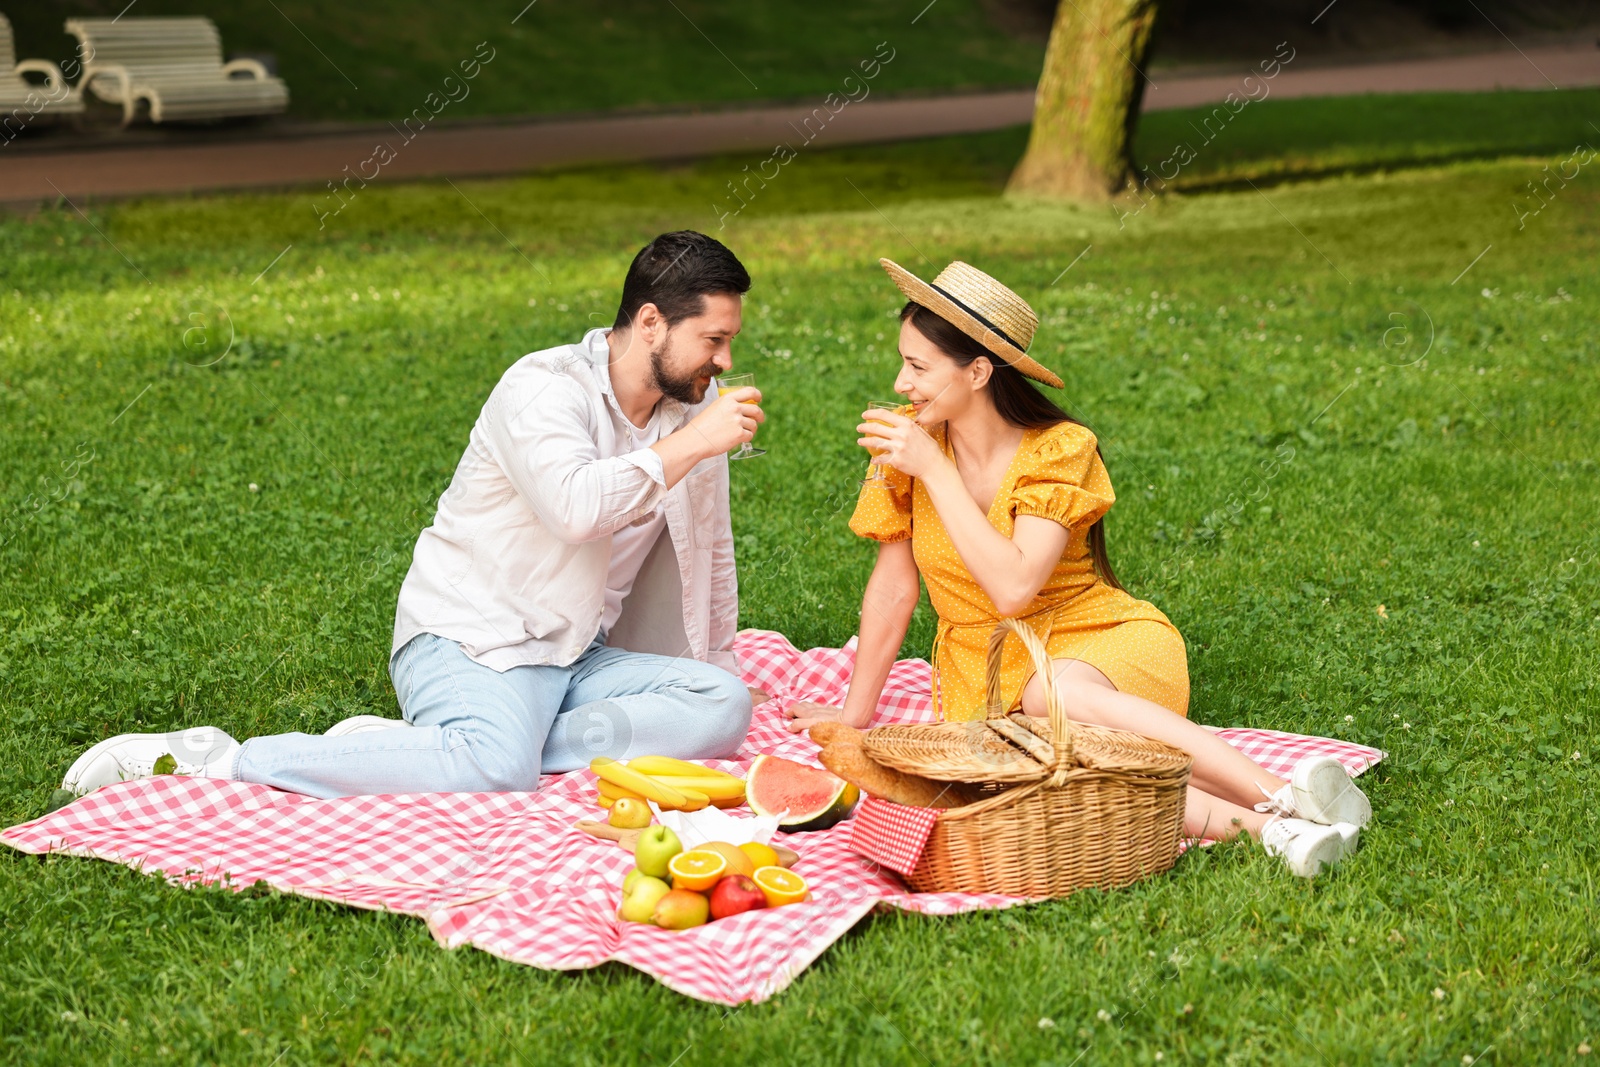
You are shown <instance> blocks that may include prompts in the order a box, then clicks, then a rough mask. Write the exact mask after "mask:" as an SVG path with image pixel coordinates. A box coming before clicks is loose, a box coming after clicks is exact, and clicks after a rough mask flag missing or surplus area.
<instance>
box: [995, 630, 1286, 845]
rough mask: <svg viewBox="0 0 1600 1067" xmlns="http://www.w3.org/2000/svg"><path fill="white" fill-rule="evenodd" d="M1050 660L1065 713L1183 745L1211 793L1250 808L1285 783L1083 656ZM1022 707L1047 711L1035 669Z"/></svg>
mask: <svg viewBox="0 0 1600 1067" xmlns="http://www.w3.org/2000/svg"><path fill="white" fill-rule="evenodd" d="M1051 664H1052V665H1053V667H1054V669H1055V672H1056V686H1057V688H1058V690H1059V691H1060V693H1061V698H1062V700H1063V701H1064V702H1065V704H1066V709H1067V716H1068V717H1069V718H1072V719H1076V720H1078V721H1080V722H1090V723H1095V724H1096V725H1099V726H1109V727H1112V728H1113V729H1117V730H1129V731H1132V732H1133V733H1136V734H1143V735H1144V736H1146V737H1153V738H1155V739H1156V740H1158V741H1165V742H1166V743H1167V744H1169V745H1173V746H1175V747H1177V748H1181V749H1183V750H1184V751H1185V752H1187V753H1189V754H1190V755H1191V756H1193V757H1194V769H1193V770H1192V771H1191V772H1190V775H1189V778H1190V781H1192V782H1193V783H1194V784H1195V785H1196V786H1198V787H1199V788H1200V790H1201V791H1203V792H1204V793H1207V794H1210V795H1211V796H1212V797H1213V798H1216V799H1220V800H1223V801H1229V802H1231V803H1232V804H1233V805H1236V806H1240V805H1242V806H1243V807H1244V808H1253V807H1254V806H1255V805H1256V804H1257V803H1258V802H1259V801H1261V800H1264V799H1265V798H1266V795H1267V794H1271V793H1275V792H1277V791H1278V790H1279V789H1280V788H1282V787H1283V786H1284V784H1285V782H1284V780H1283V779H1282V778H1279V777H1278V776H1277V775H1275V774H1272V773H1271V772H1269V771H1268V770H1267V769H1266V768H1264V767H1262V766H1261V765H1260V764H1259V763H1257V762H1256V761H1255V760H1253V759H1251V758H1250V757H1249V756H1246V755H1245V754H1244V753H1243V752H1240V751H1239V750H1238V749H1236V748H1234V747H1233V746H1232V745H1230V744H1228V743H1227V742H1226V741H1224V740H1222V738H1220V737H1218V736H1217V735H1216V734H1214V733H1212V732H1211V731H1210V730H1207V729H1206V728H1205V727H1204V726H1201V725H1200V724H1199V723H1195V722H1190V721H1189V720H1188V719H1186V718H1184V717H1183V716H1182V715H1179V714H1177V713H1176V712H1174V711H1171V710H1169V709H1167V708H1164V707H1162V706H1161V705H1160V704H1156V703H1153V702H1152V701H1149V700H1145V699H1144V698H1143V697H1136V696H1134V695H1133V694H1132V693H1123V692H1119V691H1118V690H1117V687H1116V686H1114V685H1112V684H1111V679H1109V678H1107V677H1106V676H1105V675H1104V674H1101V673H1100V671H1098V670H1097V669H1095V668H1094V667H1092V666H1090V665H1089V664H1087V663H1085V662H1083V661H1082V660H1075V659H1058V660H1051ZM1022 710H1023V711H1025V712H1027V713H1028V714H1029V715H1040V716H1043V715H1045V714H1047V712H1046V709H1045V703H1044V682H1043V681H1042V680H1040V678H1039V676H1038V675H1037V674H1036V675H1034V677H1033V678H1031V679H1030V680H1029V681H1028V685H1027V687H1026V688H1025V689H1023V691H1022ZM1262 789H1265V790H1266V794H1263V793H1262ZM1252 814H1254V813H1253V812H1252ZM1262 818H1263V819H1264V818H1265V817H1264V816H1263V817H1262Z"/></svg>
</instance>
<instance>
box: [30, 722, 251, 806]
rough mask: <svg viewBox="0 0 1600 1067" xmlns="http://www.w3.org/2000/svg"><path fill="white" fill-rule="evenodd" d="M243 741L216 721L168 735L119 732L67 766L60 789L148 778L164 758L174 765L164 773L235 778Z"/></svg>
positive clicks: (90, 787) (77, 789) (85, 789)
mask: <svg viewBox="0 0 1600 1067" xmlns="http://www.w3.org/2000/svg"><path fill="white" fill-rule="evenodd" d="M238 748H239V742H237V741H235V740H234V739H233V738H232V737H231V736H229V734H228V733H227V732H226V731H224V730H219V729H218V728H217V727H215V726H196V727H193V728H191V729H188V730H173V731H171V732H170V733H164V734H118V735H117V736H116V737H108V738H106V739H105V740H104V741H101V742H100V743H99V744H97V745H95V746H93V747H92V748H90V749H89V750H88V751H87V752H85V753H84V754H83V755H81V756H79V757H78V758H77V759H76V760H74V761H73V764H72V766H71V767H69V768H67V774H66V777H65V778H63V779H61V788H62V789H65V790H67V791H68V792H71V793H76V794H77V795H79V796H82V795H84V794H85V793H92V792H94V791H95V790H96V789H99V788H100V787H101V786H103V785H111V784H112V783H114V782H123V781H127V780H128V779H130V778H149V777H150V776H152V775H154V774H155V773H156V764H157V763H158V762H159V761H161V760H162V757H170V758H171V760H172V767H171V769H170V770H167V769H166V768H163V772H162V773H171V774H192V775H200V776H204V777H208V778H232V777H233V774H232V766H231V765H232V763H233V755H234V753H235V752H236V751H238Z"/></svg>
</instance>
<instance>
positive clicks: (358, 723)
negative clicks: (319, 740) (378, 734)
mask: <svg viewBox="0 0 1600 1067" xmlns="http://www.w3.org/2000/svg"><path fill="white" fill-rule="evenodd" d="M410 725H411V724H410V723H408V722H406V721H405V720H404V719H387V718H384V717H383V716H382V715H352V716H350V717H349V718H348V719H340V720H339V721H338V722H336V723H334V724H333V725H332V726H330V727H328V728H327V729H326V730H324V731H322V736H323V737H345V736H347V735H349V734H370V733H372V732H373V731H375V730H392V729H394V728H395V727H397V726H410Z"/></svg>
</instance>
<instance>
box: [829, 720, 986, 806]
mask: <svg viewBox="0 0 1600 1067" xmlns="http://www.w3.org/2000/svg"><path fill="white" fill-rule="evenodd" d="M847 729H848V727H847ZM818 758H819V759H820V760H821V761H822V765H823V766H824V767H826V768H828V770H830V771H832V772H833V773H834V774H837V775H838V776H839V777H840V778H843V779H844V780H845V781H847V782H849V783H850V784H851V785H853V786H855V787H856V788H857V789H860V790H861V791H862V792H863V793H867V794H870V795H871V796H875V797H881V798H882V799H884V800H889V801H893V802H894V803H896V804H905V805H907V806H909V807H913V808H958V807H960V806H961V805H963V804H965V803H967V795H966V791H965V790H964V789H962V788H961V786H959V785H957V784H955V783H953V782H935V781H934V780H933V779H931V778H921V777H918V776H917V775H914V774H907V773H905V772H904V771H897V770H895V769H894V768H893V767H885V766H884V765H883V764H881V763H879V762H878V761H877V760H875V759H873V758H872V757H871V756H869V755H867V750H866V749H865V748H863V747H862V746H861V745H860V744H851V743H850V742H849V741H848V740H846V741H838V742H835V743H834V744H831V745H828V746H827V747H826V748H824V749H823V750H822V754H821V755H820V756H819V757H818Z"/></svg>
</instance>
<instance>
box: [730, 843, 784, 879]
mask: <svg viewBox="0 0 1600 1067" xmlns="http://www.w3.org/2000/svg"><path fill="white" fill-rule="evenodd" d="M739 851H740V852H743V853H744V854H745V855H746V856H749V857H750V863H751V864H752V865H753V866H756V867H777V866H779V863H778V853H777V852H776V851H775V850H774V849H773V847H772V846H771V845H763V844H762V843H761V842H759V841H746V842H745V843H744V844H742V845H740V846H739ZM745 873H746V874H749V873H750V872H749V871H746V872H745Z"/></svg>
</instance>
